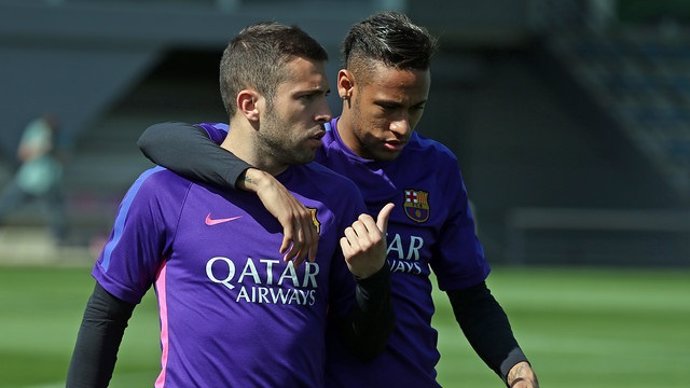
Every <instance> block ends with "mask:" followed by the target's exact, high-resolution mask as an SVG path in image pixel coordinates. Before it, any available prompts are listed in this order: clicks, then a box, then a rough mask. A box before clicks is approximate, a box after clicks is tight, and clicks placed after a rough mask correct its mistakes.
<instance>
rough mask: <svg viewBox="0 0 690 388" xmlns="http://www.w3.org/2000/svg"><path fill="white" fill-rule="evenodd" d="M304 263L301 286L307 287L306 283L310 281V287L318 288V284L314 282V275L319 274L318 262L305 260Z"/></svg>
mask: <svg viewBox="0 0 690 388" xmlns="http://www.w3.org/2000/svg"><path fill="white" fill-rule="evenodd" d="M305 264H306V265H305V266H304V283H302V287H307V284H309V283H311V287H312V288H318V287H319V286H318V285H317V284H316V275H318V274H319V264H318V263H310V262H306V263H305ZM312 268H313V272H312Z"/></svg>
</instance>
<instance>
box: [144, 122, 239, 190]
mask: <svg viewBox="0 0 690 388" xmlns="http://www.w3.org/2000/svg"><path fill="white" fill-rule="evenodd" d="M227 134H228V127H227V125H225V124H210V123H203V124H198V125H191V124H185V123H174V122H169V123H160V124H155V125H152V126H150V127H148V128H147V129H146V130H145V131H144V133H142V135H141V137H140V138H139V140H138V141H137V145H138V146H139V149H141V152H142V153H143V154H144V155H145V156H146V157H147V158H148V159H149V160H151V161H152V162H153V163H156V164H158V165H161V166H163V167H166V168H169V169H170V170H172V171H174V172H176V173H178V174H180V175H182V176H184V177H185V178H188V179H191V180H197V181H201V182H204V183H209V184H212V185H215V186H218V187H222V188H228V189H235V183H236V182H237V178H238V177H239V176H240V175H242V173H243V172H244V171H245V170H246V169H248V168H249V167H251V165H250V164H248V163H246V162H244V161H243V160H241V159H240V158H238V157H237V156H235V155H234V154H233V153H231V152H230V151H227V150H225V149H223V148H221V147H219V146H218V145H219V144H221V143H222V142H223V140H224V139H225V137H226V136H227Z"/></svg>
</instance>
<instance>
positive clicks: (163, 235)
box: [92, 167, 190, 304]
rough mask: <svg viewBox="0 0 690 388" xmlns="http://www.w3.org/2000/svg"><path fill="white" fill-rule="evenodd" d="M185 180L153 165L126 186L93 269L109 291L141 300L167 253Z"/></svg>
mask: <svg viewBox="0 0 690 388" xmlns="http://www.w3.org/2000/svg"><path fill="white" fill-rule="evenodd" d="M189 185H190V184H189V182H188V181H184V180H183V179H181V178H179V177H177V176H175V175H174V174H172V173H170V172H168V171H166V170H164V169H163V168H161V167H156V168H153V169H150V170H148V171H146V172H144V173H143V174H142V175H141V176H140V177H139V178H138V179H137V180H136V181H135V182H134V184H133V185H132V186H131V187H130V189H129V191H128V192H127V194H126V195H125V197H124V199H123V200H122V202H121V204H120V207H119V209H118V212H117V217H116V219H115V224H114V226H113V228H112V231H111V233H110V237H109V239H108V241H107V243H106V244H105V246H104V248H103V251H102V252H101V254H100V256H99V258H98V260H97V262H96V264H95V266H94V268H93V271H92V275H93V276H94V278H95V279H96V281H97V282H98V283H99V284H100V285H101V286H102V287H103V288H104V289H105V290H106V291H108V292H109V293H110V294H112V295H113V296H115V297H117V298H119V299H121V300H123V301H125V302H129V303H132V304H136V303H139V302H140V301H141V298H142V297H143V296H144V294H146V291H147V290H148V289H149V288H150V287H151V285H152V284H153V283H154V282H155V280H156V276H157V274H158V271H159V269H160V268H161V266H162V264H163V263H164V260H166V258H167V257H168V256H169V254H170V252H171V247H172V243H173V239H174V235H175V231H176V228H177V221H178V219H179V214H180V210H181V207H182V203H183V199H184V196H185V194H186V192H187V191H188V190H189Z"/></svg>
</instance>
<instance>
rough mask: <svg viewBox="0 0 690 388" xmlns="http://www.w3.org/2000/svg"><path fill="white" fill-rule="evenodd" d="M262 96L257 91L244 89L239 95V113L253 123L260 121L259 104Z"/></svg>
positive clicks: (237, 102) (237, 101)
mask: <svg viewBox="0 0 690 388" xmlns="http://www.w3.org/2000/svg"><path fill="white" fill-rule="evenodd" d="M260 97H261V96H260V95H259V93H257V92H256V91H255V90H252V89H242V90H240V92H239V93H237V100H236V104H237V113H239V114H241V115H243V116H244V117H245V118H246V119H247V120H249V121H251V122H258V121H259V108H258V102H259V98H260Z"/></svg>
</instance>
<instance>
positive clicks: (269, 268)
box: [259, 259, 280, 285]
mask: <svg viewBox="0 0 690 388" xmlns="http://www.w3.org/2000/svg"><path fill="white" fill-rule="evenodd" d="M259 262H260V263H264V264H266V284H267V285H271V284H273V264H278V263H280V261H278V260H268V259H260V260H259Z"/></svg>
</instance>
